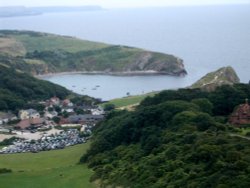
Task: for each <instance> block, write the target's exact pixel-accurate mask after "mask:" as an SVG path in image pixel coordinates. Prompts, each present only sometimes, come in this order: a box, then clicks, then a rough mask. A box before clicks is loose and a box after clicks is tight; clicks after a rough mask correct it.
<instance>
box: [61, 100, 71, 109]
mask: <svg viewBox="0 0 250 188" xmlns="http://www.w3.org/2000/svg"><path fill="white" fill-rule="evenodd" d="M62 105H63V106H64V107H73V106H74V104H73V103H72V102H71V101H70V100H69V99H65V100H63V101H62Z"/></svg>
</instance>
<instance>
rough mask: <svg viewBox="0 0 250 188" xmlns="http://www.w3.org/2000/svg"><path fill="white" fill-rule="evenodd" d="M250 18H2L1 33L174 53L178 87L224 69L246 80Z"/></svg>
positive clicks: (151, 11) (145, 14)
mask: <svg viewBox="0 0 250 188" xmlns="http://www.w3.org/2000/svg"><path fill="white" fill-rule="evenodd" d="M249 18H250V6H249V5H230V6H229V5H228V6H204V7H169V8H141V9H113V10H100V11H91V12H73V13H48V14H43V15H38V16H26V17H13V18H0V29H19V30H34V31H43V32H49V33H56V34H61V35H69V36H75V37H78V38H82V39H87V40H90V41H98V42H105V43H110V44H121V45H127V46H134V47H139V48H143V49H148V50H153V51H158V52H163V53H168V54H173V55H176V56H178V57H180V58H182V59H183V60H184V64H185V68H186V69H187V71H188V75H187V76H186V77H185V78H181V79H179V78H176V81H174V83H175V84H174V87H175V88H178V87H185V86H188V85H191V84H192V83H193V82H195V81H196V80H198V79H199V78H200V77H202V76H203V75H205V74H206V73H208V72H210V71H214V70H216V69H218V68H220V67H222V66H228V65H230V66H232V67H233V68H234V69H235V70H236V72H237V74H238V75H239V77H240V79H241V82H245V83H246V82H248V81H249V80H250V75H249V71H250V32H249V31H250V19H249ZM141 81H142V80H141ZM169 82H173V80H172V78H171V80H169ZM169 82H168V81H166V80H165V83H166V86H165V88H166V89H167V88H170V87H168V86H169V85H171V87H172V84H169ZM162 89H164V88H162ZM141 91H142V90H140V92H141Z"/></svg>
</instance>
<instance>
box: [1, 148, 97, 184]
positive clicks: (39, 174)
mask: <svg viewBox="0 0 250 188" xmlns="http://www.w3.org/2000/svg"><path fill="white" fill-rule="evenodd" d="M88 147H89V144H81V145H76V146H72V147H68V148H66V149H63V150H53V151H46V152H40V153H35V154H34V153H23V154H9V155H0V167H1V168H8V169H12V170H13V173H10V174H1V175H0V182H1V184H0V187H5V188H8V187H10V188H14V187H17V188H22V187H24V188H29V187H30V188H40V187H41V188H43V187H53V188H56V187H60V188H62V187H65V188H66V187H72V188H74V187H76V188H78V187H88V188H94V187H95V186H94V185H93V184H91V183H90V182H89V178H90V176H91V174H92V171H91V170H89V169H88V168H87V167H86V166H85V165H77V163H78V161H79V159H80V157H81V156H82V154H83V153H84V152H86V150H87V148H88Z"/></svg>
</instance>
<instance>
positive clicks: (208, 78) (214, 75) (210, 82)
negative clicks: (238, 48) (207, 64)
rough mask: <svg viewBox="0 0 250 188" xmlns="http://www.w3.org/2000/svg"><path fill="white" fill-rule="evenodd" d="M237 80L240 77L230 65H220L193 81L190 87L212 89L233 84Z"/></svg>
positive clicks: (238, 80) (237, 81)
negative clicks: (218, 67)
mask: <svg viewBox="0 0 250 188" xmlns="http://www.w3.org/2000/svg"><path fill="white" fill-rule="evenodd" d="M239 82H240V79H239V77H238V75H237V74H236V72H235V70H234V69H233V68H232V67H222V68H220V69H218V70H216V71H214V72H211V73H208V74H206V75H205V76H204V77H202V78H201V79H200V80H198V81H197V82H196V83H194V84H193V85H192V86H191V88H201V89H203V90H206V91H212V90H215V88H216V87H218V86H221V85H233V84H235V83H239Z"/></svg>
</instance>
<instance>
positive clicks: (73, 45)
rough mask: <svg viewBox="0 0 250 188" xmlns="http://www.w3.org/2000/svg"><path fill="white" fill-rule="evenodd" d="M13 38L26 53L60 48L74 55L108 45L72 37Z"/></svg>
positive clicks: (25, 36)
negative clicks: (22, 46)
mask: <svg viewBox="0 0 250 188" xmlns="http://www.w3.org/2000/svg"><path fill="white" fill-rule="evenodd" d="M44 36H46V37H44ZM13 37H14V38H15V39H17V40H18V41H20V42H21V43H22V44H23V45H24V46H25V48H26V50H27V52H32V51H34V50H37V51H43V50H44V49H46V50H47V51H50V50H55V49H58V47H60V49H61V50H65V51H67V52H72V53H74V52H79V51H86V50H96V49H101V48H104V47H108V45H106V44H103V43H97V42H90V41H86V40H79V39H76V38H73V37H61V36H57V35H52V34H51V35H41V36H35V37H31V36H30V35H13ZM38 44H39V45H38Z"/></svg>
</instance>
